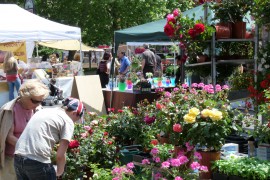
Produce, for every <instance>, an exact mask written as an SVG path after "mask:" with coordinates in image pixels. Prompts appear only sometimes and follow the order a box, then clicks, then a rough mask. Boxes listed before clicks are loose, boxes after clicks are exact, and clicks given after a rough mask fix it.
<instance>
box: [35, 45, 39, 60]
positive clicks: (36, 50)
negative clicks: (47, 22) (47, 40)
mask: <svg viewBox="0 0 270 180" xmlns="http://www.w3.org/2000/svg"><path fill="white" fill-rule="evenodd" d="M35 44H36V57H38V43H37V42H36V43H35Z"/></svg>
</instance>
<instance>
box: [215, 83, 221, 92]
mask: <svg viewBox="0 0 270 180" xmlns="http://www.w3.org/2000/svg"><path fill="white" fill-rule="evenodd" d="M221 90H222V88H221V86H220V85H219V84H217V85H216V91H217V92H219V91H221Z"/></svg>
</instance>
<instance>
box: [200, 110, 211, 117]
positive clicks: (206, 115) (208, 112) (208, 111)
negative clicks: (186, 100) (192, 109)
mask: <svg viewBox="0 0 270 180" xmlns="http://www.w3.org/2000/svg"><path fill="white" fill-rule="evenodd" d="M210 113H211V110H210V109H204V110H202V112H201V115H202V116H203V117H205V118H207V117H209V115H210Z"/></svg>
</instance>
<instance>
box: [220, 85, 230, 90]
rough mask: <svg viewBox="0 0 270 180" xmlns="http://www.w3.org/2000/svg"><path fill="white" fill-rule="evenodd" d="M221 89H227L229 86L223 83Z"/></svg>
mask: <svg viewBox="0 0 270 180" xmlns="http://www.w3.org/2000/svg"><path fill="white" fill-rule="evenodd" d="M222 89H224V90H229V89H230V88H229V86H228V85H223V86H222Z"/></svg>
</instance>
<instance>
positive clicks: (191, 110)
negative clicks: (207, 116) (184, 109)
mask: <svg viewBox="0 0 270 180" xmlns="http://www.w3.org/2000/svg"><path fill="white" fill-rule="evenodd" d="M188 113H189V114H190V115H193V116H197V115H198V114H200V110H199V109H198V108H191V109H190V110H189V112H188Z"/></svg>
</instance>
